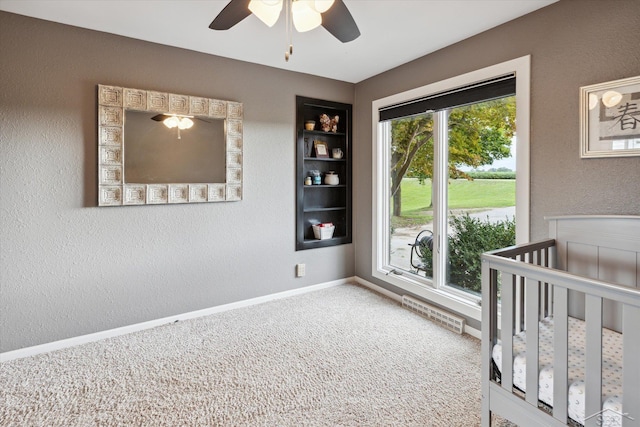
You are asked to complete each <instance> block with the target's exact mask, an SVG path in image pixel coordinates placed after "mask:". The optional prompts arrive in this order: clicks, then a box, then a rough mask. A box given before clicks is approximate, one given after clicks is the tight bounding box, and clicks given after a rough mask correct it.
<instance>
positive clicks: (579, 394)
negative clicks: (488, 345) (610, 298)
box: [493, 317, 622, 425]
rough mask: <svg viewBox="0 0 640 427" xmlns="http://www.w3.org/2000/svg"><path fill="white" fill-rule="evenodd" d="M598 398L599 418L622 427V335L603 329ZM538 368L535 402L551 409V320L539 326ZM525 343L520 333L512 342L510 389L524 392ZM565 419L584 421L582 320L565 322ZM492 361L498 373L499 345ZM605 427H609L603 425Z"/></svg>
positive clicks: (542, 322)
mask: <svg viewBox="0 0 640 427" xmlns="http://www.w3.org/2000/svg"><path fill="white" fill-rule="evenodd" d="M602 335H603V336H602V360H603V368H602V394H603V397H604V403H603V410H606V409H610V411H605V413H604V414H603V415H604V416H605V417H607V418H612V420H611V421H612V422H615V421H618V422H619V423H620V424H611V425H622V420H621V419H620V417H621V416H620V415H619V414H621V413H622V403H621V402H622V400H621V399H620V396H621V395H622V335H621V334H619V333H617V332H614V331H611V330H609V329H603V334H602ZM539 341H540V345H539V360H540V362H539V366H540V377H539V387H538V399H539V400H540V401H541V402H544V403H545V404H547V405H549V406H551V407H553V319H552V318H546V319H543V320H542V321H541V322H540V340H539ZM525 350H526V341H525V333H524V332H521V333H519V334H517V335H515V336H514V338H513V354H514V361H513V385H514V386H515V387H517V388H519V389H520V390H522V391H526V358H525ZM568 351H569V384H570V387H569V397H568V415H569V418H571V419H573V420H574V421H577V422H578V423H580V424H582V425H584V419H585V413H584V412H585V395H584V393H585V384H584V371H585V323H584V321H582V320H579V319H575V318H572V317H570V318H569V349H568ZM493 360H494V362H495V364H496V366H497V367H498V369H499V370H500V372H501V373H502V344H501V342H498V344H496V345H495V346H494V347H493ZM606 425H609V424H606Z"/></svg>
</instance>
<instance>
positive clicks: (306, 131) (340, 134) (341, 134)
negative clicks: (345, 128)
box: [303, 129, 347, 136]
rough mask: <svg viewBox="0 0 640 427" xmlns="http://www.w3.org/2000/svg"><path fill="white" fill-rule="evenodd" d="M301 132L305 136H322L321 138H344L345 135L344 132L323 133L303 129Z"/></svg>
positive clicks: (321, 131)
mask: <svg viewBox="0 0 640 427" xmlns="http://www.w3.org/2000/svg"><path fill="white" fill-rule="evenodd" d="M303 132H304V133H305V134H307V135H322V136H333V135H335V136H346V135H347V134H346V133H344V132H325V131H323V130H306V129H304V130H303Z"/></svg>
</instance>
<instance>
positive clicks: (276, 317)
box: [0, 285, 480, 427]
mask: <svg viewBox="0 0 640 427" xmlns="http://www.w3.org/2000/svg"><path fill="white" fill-rule="evenodd" d="M0 401H1V402H2V403H3V404H2V405H1V407H0V425H2V426H116V425H118V426H131V425H135V426H447V427H449V426H477V425H479V423H480V342H479V341H478V340H476V339H474V338H471V337H469V336H459V335H456V334H454V333H452V332H449V331H447V330H445V329H443V328H441V327H439V326H437V325H435V324H433V323H431V322H429V321H428V320H425V319H423V318H421V317H419V316H418V315H416V314H414V313H411V312H409V311H407V310H405V309H403V308H401V307H400V306H399V305H398V304H397V303H395V302H394V301H391V300H389V299H387V298H385V297H382V296H380V295H378V294H376V293H373V292H371V291H369V290H367V289H365V288H362V287H359V286H356V285H342V286H337V287H332V288H329V289H325V290H321V291H317V292H312V293H308V294H304V295H300V296H295V297H291V298H287V299H282V300H278V301H273V302H269V303H265V304H261V305H257V306H253V307H249V308H242V309H237V310H232V311H228V312H224V313H220V314H216V315H212V316H208V317H204V318H199V319H194V320H188V321H184V322H178V323H173V324H169V325H166V326H162V327H158V328H154V329H150V330H147V331H142V332H138V333H134V334H130V335H127V336H122V337H117V338H112V339H108V340H104V341H101V342H96V343H91V344H86V345H82V346H78V347H74V348H70V349H65V350H60V351H56V352H52V353H49V354H43V355H39V356H34V357H30V358H25V359H20V360H14V361H9V362H4V363H2V364H1V365H0Z"/></svg>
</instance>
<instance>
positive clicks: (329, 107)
mask: <svg viewBox="0 0 640 427" xmlns="http://www.w3.org/2000/svg"><path fill="white" fill-rule="evenodd" d="M321 114H327V115H328V116H329V117H334V116H338V117H339V121H338V123H337V126H338V131H337V132H324V131H322V130H318V129H315V130H305V129H304V124H305V122H306V121H308V120H313V121H315V122H316V128H317V127H318V125H319V117H320V115H321ZM351 117H352V106H351V104H343V103H338V102H333V101H324V100H321V99H314V98H306V97H302V96H297V97H296V128H297V132H296V134H297V142H296V250H304V249H314V248H322V247H327V246H334V245H342V244H346V243H351V240H352V237H351V236H352V224H351V222H352V207H351V206H352V201H351V194H352V184H351V167H352V165H351V135H352V123H351ZM313 141H323V142H324V143H326V145H327V148H328V150H329V153H331V152H332V150H333V149H337V148H339V149H341V150H342V153H343V157H342V158H340V159H334V158H332V157H314V156H315V151H314V150H313V147H314V144H313ZM311 171H319V172H320V173H321V174H322V176H323V178H322V179H323V184H319V185H304V180H305V178H306V177H307V176H310V175H311ZM330 171H332V172H334V173H335V174H337V175H338V178H339V179H340V183H339V184H338V185H328V184H324V175H325V174H326V173H327V172H330ZM325 222H331V223H333V224H334V226H335V230H334V234H333V237H332V238H331V239H322V240H320V239H315V238H314V234H313V228H312V225H314V224H320V223H325Z"/></svg>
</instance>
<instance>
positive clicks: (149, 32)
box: [0, 0, 557, 83]
mask: <svg viewBox="0 0 640 427" xmlns="http://www.w3.org/2000/svg"><path fill="white" fill-rule="evenodd" d="M555 1H557V0H344V3H345V4H346V5H347V7H348V8H349V10H350V12H351V14H352V15H353V18H354V19H355V21H356V23H357V24H358V27H359V28H360V33H361V36H360V37H359V38H357V39H356V40H354V41H352V42H350V43H344V44H343V43H340V42H339V41H338V40H337V39H336V38H334V37H333V36H332V35H331V34H329V33H328V32H327V31H326V30H325V29H324V28H318V29H315V30H313V31H310V32H307V33H294V36H293V45H294V54H293V56H292V57H291V59H290V60H289V62H285V60H284V52H285V47H286V46H287V39H286V36H285V25H284V22H283V21H284V19H283V17H282V16H281V17H280V19H279V20H278V22H277V23H276V25H275V26H274V27H272V28H269V27H267V26H266V25H265V24H263V23H262V22H261V21H260V20H258V19H257V18H256V17H255V16H253V15H251V16H249V17H247V18H246V19H244V20H243V21H242V22H240V23H239V24H237V25H236V26H234V27H233V28H231V29H230V30H227V31H214V30H210V29H209V28H208V27H209V24H210V23H211V21H212V20H213V19H214V18H215V17H216V16H217V14H218V13H219V12H220V11H221V10H222V9H223V8H224V6H225V5H226V4H227V3H228V2H229V1H228V0H174V1H170V0H160V1H152V0H84V1H80V0H0V10H5V11H8V12H14V13H18V14H21V15H27V16H32V17H35V18H41V19H45V20H49V21H55V22H60V23H64V24H69V25H74V26H78V27H83V28H89V29H93V30H98V31H104V32H107V33H113V34H118V35H123V36H127V37H132V38H136V39H141V40H147V41H151V42H155V43H161V44H164V45H169V46H176V47H181V48H185V49H190V50H194V51H198V52H204V53H209V54H213V55H219V56H224V57H228V58H234V59H238V60H242V61H248V62H253V63H257V64H263V65H268V66H271V67H277V68H282V69H287V70H292V71H297V72H303V73H308V74H313V75H317V76H322V77H329V78H333V79H337V80H343V81H346V82H351V83H357V82H359V81H362V80H364V79H366V78H368V77H371V76H374V75H376V74H379V73H381V72H383V71H386V70H389V69H391V68H394V67H396V66H398V65H401V64H404V63H406V62H408V61H411V60H413V59H416V58H419V57H421V56H424V55H426V54H428V53H430V52H433V51H435V50H438V49H440V48H443V47H445V46H448V45H450V44H453V43H456V42H458V41H460V40H463V39H466V38H468V37H470V36H473V35H474V34H478V33H480V32H482V31H485V30H487V29H489V28H492V27H495V26H497V25H500V24H502V23H504V22H507V21H510V20H512V19H515V18H517V17H519V16H522V15H525V14H527V13H529V12H532V11H534V10H536V9H539V8H541V7H544V6H547V5H549V4H551V3H554V2H555Z"/></svg>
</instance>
